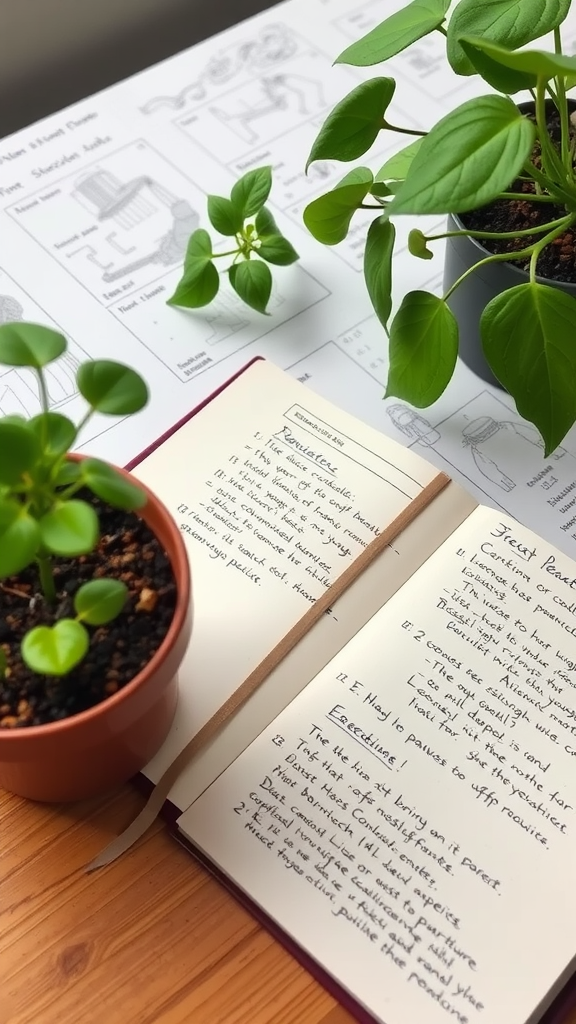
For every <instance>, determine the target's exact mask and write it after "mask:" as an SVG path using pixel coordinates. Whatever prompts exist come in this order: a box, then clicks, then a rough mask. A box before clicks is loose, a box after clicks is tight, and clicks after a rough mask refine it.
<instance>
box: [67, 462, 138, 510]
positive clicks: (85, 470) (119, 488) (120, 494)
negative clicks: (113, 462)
mask: <svg viewBox="0 0 576 1024" xmlns="http://www.w3.org/2000/svg"><path fill="white" fill-rule="evenodd" d="M80 469H81V474H82V479H83V481H84V482H85V484H86V486H87V487H89V488H90V490H91V491H93V492H94V494H96V495H97V496H98V497H99V498H101V499H102V501H106V502H107V503H108V504H109V505H113V506H114V507H115V508H123V509H127V510H128V511H132V510H133V509H136V508H142V507H143V506H144V505H145V504H146V495H145V493H144V491H143V490H142V488H141V487H138V486H137V485H136V483H132V481H131V480H126V479H125V478H124V477H123V476H121V474H120V473H118V472H117V471H116V470H115V469H114V467H113V466H110V465H109V464H108V463H107V462H100V461H99V460H98V459H83V461H82V462H81V464H80Z"/></svg>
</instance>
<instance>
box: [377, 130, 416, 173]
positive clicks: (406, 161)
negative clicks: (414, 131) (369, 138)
mask: <svg viewBox="0 0 576 1024" xmlns="http://www.w3.org/2000/svg"><path fill="white" fill-rule="evenodd" d="M421 145H422V139H416V140H415V141H414V142H410V143H409V145H408V146H404V149H401V150H400V152H399V153H394V156H391V157H390V158H389V159H388V160H387V161H386V163H385V164H382V167H381V168H380V170H379V171H378V173H377V175H376V181H401V180H403V179H404V178H405V177H406V175H407V174H408V171H409V170H410V167H411V166H412V161H413V159H414V157H415V156H416V154H417V152H418V150H419V149H420V146H421Z"/></svg>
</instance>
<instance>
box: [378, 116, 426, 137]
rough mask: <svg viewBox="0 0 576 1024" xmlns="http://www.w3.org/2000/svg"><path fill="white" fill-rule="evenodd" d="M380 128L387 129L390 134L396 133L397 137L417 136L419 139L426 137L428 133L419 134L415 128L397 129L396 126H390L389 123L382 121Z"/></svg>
mask: <svg viewBox="0 0 576 1024" xmlns="http://www.w3.org/2000/svg"><path fill="white" fill-rule="evenodd" d="M382 127H383V128H388V129H389V130H390V131H391V132H398V134H399V135H419V136H420V137H421V138H424V136H426V135H428V132H421V131H419V130H418V129H417V128H399V127H398V125H397V124H390V122H389V121H385V120H383V121H382Z"/></svg>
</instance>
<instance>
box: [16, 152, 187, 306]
mask: <svg viewBox="0 0 576 1024" xmlns="http://www.w3.org/2000/svg"><path fill="white" fill-rule="evenodd" d="M56 186H57V187H56ZM205 201H206V197H205V195H204V194H203V193H202V192H200V191H199V189H197V188H196V187H195V186H194V185H193V183H192V182H191V181H189V179H188V178H186V176H185V175H184V174H182V172H181V171H179V170H178V169H177V168H176V167H174V166H173V164H171V163H170V162H169V161H168V160H167V159H166V158H165V157H163V156H161V155H160V153H158V152H157V151H156V150H155V149H154V148H153V147H152V146H150V145H149V144H148V143H147V142H144V141H138V142H134V143H131V144H130V145H127V146H124V147H123V148H122V149H120V150H117V151H116V152H115V153H110V154H108V155H107V156H106V157H103V158H102V159H101V160H99V161H98V163H97V164H92V165H90V166H89V167H88V168H86V169H85V170H84V171H83V172H80V173H79V172H78V171H76V173H74V174H70V175H68V176H67V177H65V178H62V179H60V181H59V182H56V183H53V184H52V185H51V186H50V187H48V186H45V188H44V190H42V191H39V192H36V193H34V194H33V195H32V196H29V197H27V199H26V200H25V201H21V202H19V203H15V204H14V205H13V206H11V207H9V208H8V211H7V212H8V213H9V214H10V215H11V216H12V217H13V218H14V219H15V220H17V222H18V223H19V224H20V226H21V227H23V228H24V229H25V230H26V231H28V233H29V234H30V235H31V236H32V237H33V238H34V239H35V240H36V241H37V242H39V244H40V245H42V246H43V248H44V249H45V250H46V251H47V252H48V253H49V254H50V255H51V256H52V257H53V258H54V259H56V260H57V261H58V262H59V263H60V264H61V266H63V267H64V268H65V270H66V271H68V273H70V274H71V275H72V276H73V277H74V278H75V279H76V280H77V281H79V282H80V284H82V285H84V287H85V288H87V289H88V290H89V291H90V292H91V293H92V294H93V295H94V296H95V297H96V298H97V299H98V300H99V301H101V302H103V303H104V304H105V305H108V304H110V303H111V302H113V301H114V300H115V299H117V298H119V297H121V296H125V295H128V294H130V293H131V292H133V291H135V290H137V289H138V290H140V289H144V288H146V287H147V286H148V285H149V284H151V283H152V282H154V281H157V280H158V278H160V277H162V276H163V275H164V274H166V273H168V272H170V271H171V270H172V269H173V268H175V267H178V266H179V265H180V264H181V263H182V261H183V258H184V254H185V252H186V245H187V243H188V238H189V237H190V234H191V233H192V232H193V231H194V230H195V229H196V228H197V227H198V224H199V215H198V213H197V209H198V208H199V207H200V206H201V207H202V208H203V206H204V205H205Z"/></svg>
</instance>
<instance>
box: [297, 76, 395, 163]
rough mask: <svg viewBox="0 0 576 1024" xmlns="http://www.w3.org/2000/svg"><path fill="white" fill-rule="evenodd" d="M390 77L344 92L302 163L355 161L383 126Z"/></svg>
mask: <svg viewBox="0 0 576 1024" xmlns="http://www.w3.org/2000/svg"><path fill="white" fill-rule="evenodd" d="M395 88H396V83H395V81H394V79H393V78H372V79H370V81H369V82H362V84H361V85H357V86H356V88H355V89H353V90H352V92H350V93H348V95H347V96H345V97H344V99H343V100H340V103H337V104H336V106H335V107H334V109H333V110H332V111H331V112H330V114H329V115H328V117H327V118H326V120H325V122H324V124H323V125H322V128H321V129H320V133H319V135H318V137H317V139H316V141H315V142H314V145H313V146H312V149H311V151H310V156H309V157H308V160H307V161H306V170H308V168H309V166H310V164H311V163H313V162H314V160H357V159H358V157H359V156H362V154H363V153H365V152H366V151H367V150H368V149H370V146H371V145H372V144H373V143H374V142H375V140H376V138H377V137H378V133H379V132H380V131H381V130H382V128H383V127H384V123H383V119H384V113H385V111H386V109H387V108H388V106H389V104H390V100H391V99H392V97H393V95H394V90H395Z"/></svg>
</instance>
